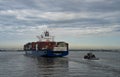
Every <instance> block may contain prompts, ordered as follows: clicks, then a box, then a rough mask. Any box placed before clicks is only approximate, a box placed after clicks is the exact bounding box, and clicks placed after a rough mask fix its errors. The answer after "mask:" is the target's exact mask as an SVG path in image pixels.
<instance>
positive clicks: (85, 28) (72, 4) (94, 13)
mask: <svg viewBox="0 0 120 77" xmlns="http://www.w3.org/2000/svg"><path fill="white" fill-rule="evenodd" d="M45 30H49V32H50V33H51V35H54V36H55V41H65V42H68V43H69V46H70V49H89V48H90V49H120V0H0V49H22V48H23V45H24V44H25V43H27V42H33V41H38V39H37V38H36V36H37V35H40V34H41V33H42V32H43V31H45Z"/></svg>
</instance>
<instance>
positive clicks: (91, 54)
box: [84, 52, 99, 60]
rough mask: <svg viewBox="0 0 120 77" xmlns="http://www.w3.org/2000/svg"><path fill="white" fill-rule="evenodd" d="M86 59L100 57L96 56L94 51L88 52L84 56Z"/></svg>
mask: <svg viewBox="0 0 120 77" xmlns="http://www.w3.org/2000/svg"><path fill="white" fill-rule="evenodd" d="M84 59H88V60H98V59H99V58H96V56H95V55H94V54H93V53H91V52H90V53H87V54H86V55H85V56H84Z"/></svg>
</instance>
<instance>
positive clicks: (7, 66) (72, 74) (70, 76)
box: [0, 51, 120, 77]
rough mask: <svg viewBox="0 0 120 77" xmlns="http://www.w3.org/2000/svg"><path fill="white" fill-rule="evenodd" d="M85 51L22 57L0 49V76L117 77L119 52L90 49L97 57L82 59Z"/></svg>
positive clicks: (118, 72)
mask: <svg viewBox="0 0 120 77" xmlns="http://www.w3.org/2000/svg"><path fill="white" fill-rule="evenodd" d="M88 52H89V51H70V52H69V55H68V56H66V57H58V58H46V57H39V58H37V57H30V56H25V55H24V52H12V51H10V52H0V77H120V52H100V51H99V52H97V51H96V52H93V53H94V54H95V55H96V57H99V60H85V59H83V56H84V55H85V54H86V53H88Z"/></svg>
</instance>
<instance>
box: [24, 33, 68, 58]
mask: <svg viewBox="0 0 120 77" xmlns="http://www.w3.org/2000/svg"><path fill="white" fill-rule="evenodd" d="M37 38H38V39H39V41H37V42H29V43H27V44H25V45H24V51H25V54H26V55H31V56H44V57H63V56H66V55H68V53H69V51H68V48H69V47H68V43H66V42H63V41H59V42H55V41H54V36H51V35H50V34H49V32H48V31H45V32H43V33H42V35H40V36H37Z"/></svg>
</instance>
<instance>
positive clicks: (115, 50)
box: [0, 49, 120, 52]
mask: <svg viewBox="0 0 120 77" xmlns="http://www.w3.org/2000/svg"><path fill="white" fill-rule="evenodd" d="M10 51H11V52H23V51H24V50H0V52H10ZM69 51H92V52H99V51H100V52H120V50H119V49H70V50H69Z"/></svg>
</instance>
